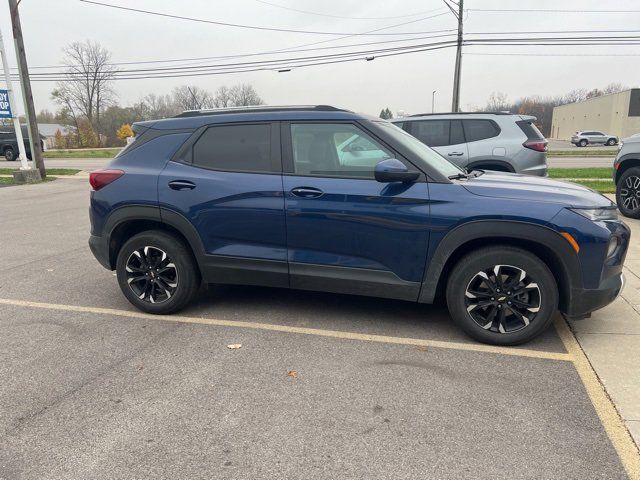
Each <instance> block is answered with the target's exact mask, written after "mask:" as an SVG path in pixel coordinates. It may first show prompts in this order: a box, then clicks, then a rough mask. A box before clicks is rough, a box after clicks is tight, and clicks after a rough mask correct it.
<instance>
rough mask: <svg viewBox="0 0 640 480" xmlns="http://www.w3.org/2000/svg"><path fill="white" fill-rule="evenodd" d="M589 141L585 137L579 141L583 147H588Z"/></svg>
mask: <svg viewBox="0 0 640 480" xmlns="http://www.w3.org/2000/svg"><path fill="white" fill-rule="evenodd" d="M587 143H589V142H587V141H586V140H585V139H582V140H580V142H578V145H580V146H581V147H586V146H587Z"/></svg>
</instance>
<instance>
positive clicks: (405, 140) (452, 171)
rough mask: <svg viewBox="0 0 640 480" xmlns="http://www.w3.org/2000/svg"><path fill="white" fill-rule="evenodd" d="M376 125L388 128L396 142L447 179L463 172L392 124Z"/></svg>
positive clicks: (379, 123)
mask: <svg viewBox="0 0 640 480" xmlns="http://www.w3.org/2000/svg"><path fill="white" fill-rule="evenodd" d="M376 123H377V124H378V125H380V126H381V127H384V128H386V132H387V133H388V134H389V135H391V137H393V139H394V140H396V141H397V142H400V143H401V144H402V145H403V146H404V147H406V148H407V149H409V150H411V152H413V153H414V154H416V155H417V156H419V157H420V158H421V159H422V160H423V161H424V162H425V163H426V164H428V165H430V166H431V167H432V168H435V169H436V170H437V171H438V172H440V173H441V174H442V175H444V176H445V177H450V176H452V175H457V174H459V173H461V172H463V170H462V169H461V168H459V167H457V166H456V165H454V164H453V163H451V162H450V161H449V160H447V159H446V158H444V157H443V156H441V155H440V154H439V153H438V152H436V151H435V150H432V149H431V148H429V147H427V146H426V145H425V144H424V143H422V142H421V141H420V140H418V139H417V138H416V137H413V136H411V135H409V134H408V133H407V132H405V131H404V130H402V129H400V128H398V127H397V126H395V125H393V124H392V123H389V122H378V121H376Z"/></svg>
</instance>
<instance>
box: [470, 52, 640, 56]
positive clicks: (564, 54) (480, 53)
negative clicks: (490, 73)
mask: <svg viewBox="0 0 640 480" xmlns="http://www.w3.org/2000/svg"><path fill="white" fill-rule="evenodd" d="M466 55H482V56H485V55H486V56H493V55H495V56H517V57H640V53H531V52H518V53H514V52H509V53H506V52H505V53H499V52H467V53H465V56H466Z"/></svg>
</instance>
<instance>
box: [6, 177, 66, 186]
mask: <svg viewBox="0 0 640 480" xmlns="http://www.w3.org/2000/svg"><path fill="white" fill-rule="evenodd" d="M56 179H57V177H47V178H45V179H44V182H53V181H54V180H56ZM0 185H24V184H19V183H14V181H13V177H0Z"/></svg>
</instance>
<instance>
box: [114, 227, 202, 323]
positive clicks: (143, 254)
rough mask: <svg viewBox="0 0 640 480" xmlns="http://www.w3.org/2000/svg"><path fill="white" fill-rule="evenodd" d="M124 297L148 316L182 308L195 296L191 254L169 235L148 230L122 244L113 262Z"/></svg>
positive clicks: (196, 279)
mask: <svg viewBox="0 0 640 480" xmlns="http://www.w3.org/2000/svg"><path fill="white" fill-rule="evenodd" d="M116 274H117V277H118V284H119V285H120V289H121V290H122V293H124V295H125V297H127V299H128V300H129V301H130V302H131V303H132V304H133V305H134V306H135V307H137V308H139V309H140V310H143V311H145V312H149V313H156V314H168V313H173V312H176V311H178V310H180V309H182V308H184V307H185V306H186V305H187V304H188V303H189V302H190V301H191V300H192V299H193V298H194V297H195V295H196V294H197V293H198V290H199V288H200V275H199V272H198V268H197V266H196V263H195V260H194V258H193V255H192V254H191V250H190V249H189V247H188V246H187V245H186V244H185V243H184V241H183V240H182V239H180V238H179V237H177V236H176V235H173V234H171V233H169V232H164V231H161V230H150V231H146V232H142V233H140V234H138V235H135V236H133V237H132V238H130V239H129V240H127V241H126V242H125V244H124V245H123V246H122V248H121V249H120V252H119V253H118V259H117V262H116Z"/></svg>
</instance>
